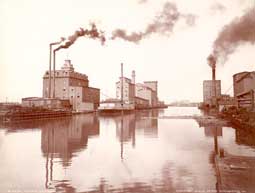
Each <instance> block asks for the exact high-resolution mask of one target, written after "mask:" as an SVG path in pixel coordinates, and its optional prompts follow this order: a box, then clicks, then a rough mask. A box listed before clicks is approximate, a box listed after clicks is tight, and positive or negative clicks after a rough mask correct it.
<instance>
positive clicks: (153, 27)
mask: <svg viewBox="0 0 255 193" xmlns="http://www.w3.org/2000/svg"><path fill="white" fill-rule="evenodd" d="M180 18H184V19H185V20H186V23H187V24H188V25H194V24H195V16H194V15H191V14H188V15H182V14H180V13H179V11H178V9H177V7H176V5H175V4H174V3H171V2H166V3H165V4H164V6H163V10H162V12H161V13H160V14H159V15H157V16H156V17H155V19H154V21H153V22H152V23H150V24H149V25H148V26H147V27H146V29H145V30H144V31H143V32H132V33H130V34H128V33H127V32H126V30H124V29H117V30H115V31H113V32H112V39H116V38H121V39H124V40H126V41H130V42H135V43H138V42H139V41H140V40H142V39H143V38H146V37H147V36H149V35H151V34H152V33H160V34H163V35H170V34H171V33H172V31H173V28H174V26H175V24H176V22H177V21H178V20H179V19H180Z"/></svg>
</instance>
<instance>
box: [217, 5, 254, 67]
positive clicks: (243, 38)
mask: <svg viewBox="0 0 255 193" xmlns="http://www.w3.org/2000/svg"><path fill="white" fill-rule="evenodd" d="M244 43H251V44H254V43H255V9H251V10H250V11H248V12H247V13H246V14H245V15H243V16H242V17H241V18H238V19H234V20H233V21H232V22H231V23H230V24H228V25H226V26H225V27H224V28H223V30H222V31H221V32H220V33H219V35H218V37H217V39H216V40H215V41H214V45H213V53H212V54H213V56H215V57H216V59H217V61H219V62H220V63H222V64H224V63H225V62H226V61H227V60H228V57H229V55H230V54H232V53H233V52H235V50H236V48H237V47H238V46H239V45H241V44H244Z"/></svg>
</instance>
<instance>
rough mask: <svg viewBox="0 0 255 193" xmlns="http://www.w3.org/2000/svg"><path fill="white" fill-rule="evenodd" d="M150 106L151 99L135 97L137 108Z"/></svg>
mask: <svg viewBox="0 0 255 193" xmlns="http://www.w3.org/2000/svg"><path fill="white" fill-rule="evenodd" d="M149 106H150V103H149V100H147V99H144V98H140V97H137V96H136V97H135V108H136V109H146V108H148V107H149Z"/></svg>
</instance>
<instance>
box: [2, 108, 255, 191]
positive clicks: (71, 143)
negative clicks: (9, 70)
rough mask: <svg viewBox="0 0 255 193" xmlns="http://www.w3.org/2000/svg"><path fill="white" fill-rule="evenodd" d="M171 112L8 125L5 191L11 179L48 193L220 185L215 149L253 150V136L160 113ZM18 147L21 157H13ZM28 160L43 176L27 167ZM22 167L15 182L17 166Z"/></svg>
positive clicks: (215, 187) (4, 142)
mask: <svg viewBox="0 0 255 193" xmlns="http://www.w3.org/2000/svg"><path fill="white" fill-rule="evenodd" d="M186 111H187V112H189V113H190V114H192V109H186ZM194 112H195V113H197V110H195V111H194ZM173 113H174V110H173V109H171V111H170V112H164V111H157V110H150V111H139V112H136V113H131V114H127V115H123V116H114V117H100V116H97V115H94V114H88V115H79V116H74V117H69V118H61V119H57V120H47V121H45V120H42V121H33V122H24V123H18V124H12V125H5V126H4V127H2V128H4V129H2V130H1V129H0V153H1V155H4V159H2V160H0V192H1V191H3V192H7V191H5V190H8V187H9V186H8V183H9V182H11V183H13V184H18V185H19V187H20V189H21V190H26V188H27V187H31V186H32V187H33V185H36V186H39V187H40V190H41V189H42V190H47V191H49V192H123V193H124V192H125V193H127V192H146V193H147V192H153V193H156V192H176V191H177V190H186V191H190V192H195V191H202V190H205V191H206V190H217V191H219V189H218V182H219V180H218V179H217V178H216V173H215V171H216V168H215V167H216V166H215V163H214V162H215V156H216V155H217V154H218V155H219V154H220V150H221V149H223V148H224V151H226V152H229V151H232V150H234V151H235V152H241V151H242V152H246V153H247V154H251V152H253V153H254V147H253V146H252V144H254V143H253V141H252V139H254V135H253V137H252V138H249V136H248V134H247V132H245V131H243V130H242V131H239V130H234V129H233V128H229V127H226V126H221V125H201V124H200V125H198V124H197V123H196V121H194V120H174V119H158V116H161V115H162V114H173ZM199 126H200V127H199ZM25 137H26V138H25ZM24 138H25V139H28V141H27V142H26V141H24ZM1 139H3V140H2V141H1ZM26 144H28V145H26ZM240 144H245V145H247V147H246V149H244V148H242V147H243V146H242V145H240ZM31 148H32V149H31ZM20 149H22V153H23V159H20V161H19V162H17V161H16V160H14V161H12V157H13V153H15V152H19V151H20ZM38 152H39V153H38ZM254 156H255V155H254ZM208 158H209V161H208ZM29 165H33V168H34V171H35V172H36V173H37V176H38V177H31V174H29V172H26V170H27V168H28V166H29ZM23 167H24V170H22V169H20V170H21V172H19V174H20V176H19V178H18V180H17V181H15V180H14V178H15V177H14V176H15V175H16V174H17V172H16V170H13V168H23ZM6 168H8V169H9V170H10V171H7V170H6ZM3 171H5V172H3ZM1 176H2V177H1ZM25 179H29V180H25ZM7 181H8V182H7ZM28 181H29V182H28Z"/></svg>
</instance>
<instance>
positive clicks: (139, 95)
mask: <svg viewBox="0 0 255 193" xmlns="http://www.w3.org/2000/svg"><path fill="white" fill-rule="evenodd" d="M116 97H117V99H119V100H121V78H120V80H119V81H118V82H116ZM123 102H124V103H131V104H135V106H136V107H137V108H148V107H157V106H158V82H157V81H145V82H143V83H136V82H135V71H132V79H129V78H126V77H123Z"/></svg>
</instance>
